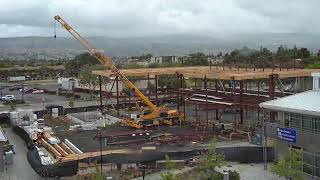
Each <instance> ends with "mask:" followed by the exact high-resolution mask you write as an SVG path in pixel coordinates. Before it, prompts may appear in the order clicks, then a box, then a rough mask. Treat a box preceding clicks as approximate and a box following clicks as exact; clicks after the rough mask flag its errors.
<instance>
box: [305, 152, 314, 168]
mask: <svg viewBox="0 0 320 180" xmlns="http://www.w3.org/2000/svg"><path fill="white" fill-rule="evenodd" d="M302 156H303V158H302V159H303V163H305V164H308V165H313V155H312V154H311V153H308V152H305V151H304V152H303V154H302Z"/></svg>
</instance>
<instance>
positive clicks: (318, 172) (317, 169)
mask: <svg viewBox="0 0 320 180" xmlns="http://www.w3.org/2000/svg"><path fill="white" fill-rule="evenodd" d="M315 170H316V173H315V175H316V176H318V177H320V168H316V169H315Z"/></svg>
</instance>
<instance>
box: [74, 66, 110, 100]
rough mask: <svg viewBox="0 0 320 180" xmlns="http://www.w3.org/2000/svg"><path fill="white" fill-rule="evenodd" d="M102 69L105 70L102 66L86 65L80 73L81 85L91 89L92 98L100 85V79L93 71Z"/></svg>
mask: <svg viewBox="0 0 320 180" xmlns="http://www.w3.org/2000/svg"><path fill="white" fill-rule="evenodd" d="M101 69H104V67H102V66H101V65H86V66H84V67H83V68H82V69H81V71H80V76H79V83H80V84H81V85H83V86H85V87H87V88H89V89H90V95H91V98H92V97H93V92H94V90H95V88H96V87H97V86H98V85H99V78H98V77H97V76H96V75H94V74H92V71H94V70H101Z"/></svg>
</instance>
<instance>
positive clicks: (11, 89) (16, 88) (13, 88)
mask: <svg viewBox="0 0 320 180" xmlns="http://www.w3.org/2000/svg"><path fill="white" fill-rule="evenodd" d="M19 89H21V88H20V87H11V88H9V91H15V90H19Z"/></svg>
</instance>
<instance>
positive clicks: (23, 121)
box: [10, 109, 37, 126]
mask: <svg viewBox="0 0 320 180" xmlns="http://www.w3.org/2000/svg"><path fill="white" fill-rule="evenodd" d="M36 120H37V115H36V114H34V113H33V111H32V109H18V110H17V111H12V112H10V123H11V124H12V125H16V126H20V125H29V124H31V123H32V122H34V121H36Z"/></svg>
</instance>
